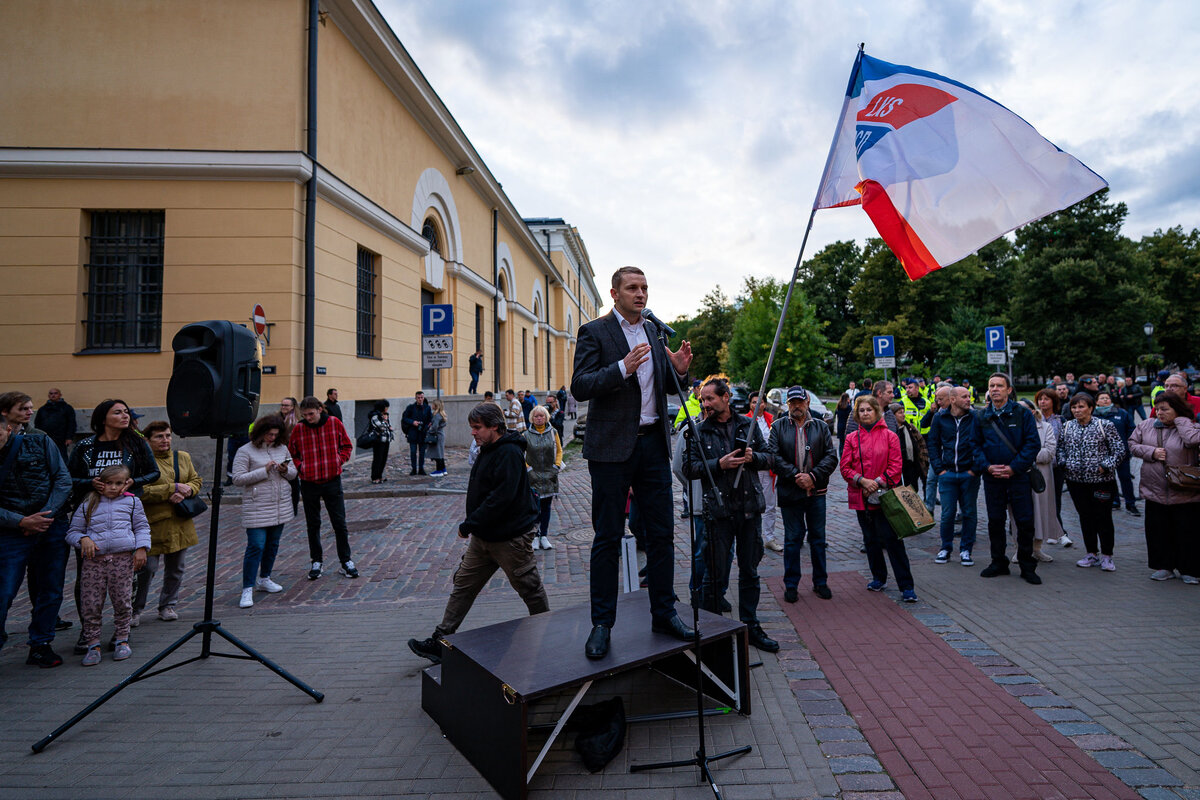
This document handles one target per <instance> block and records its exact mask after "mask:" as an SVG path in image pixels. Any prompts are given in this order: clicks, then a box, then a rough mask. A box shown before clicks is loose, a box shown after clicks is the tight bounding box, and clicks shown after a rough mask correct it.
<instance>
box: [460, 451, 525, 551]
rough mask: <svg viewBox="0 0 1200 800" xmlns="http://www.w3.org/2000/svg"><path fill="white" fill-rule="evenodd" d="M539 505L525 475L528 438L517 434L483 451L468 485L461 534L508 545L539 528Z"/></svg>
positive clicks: (472, 470)
mask: <svg viewBox="0 0 1200 800" xmlns="http://www.w3.org/2000/svg"><path fill="white" fill-rule="evenodd" d="M537 520H538V503H537V500H535V499H534V496H533V490H532V489H531V488H529V475H528V473H527V472H526V471H525V436H524V435H523V434H520V433H516V432H515V431H510V432H507V433H505V434H504V435H503V436H501V437H500V439H499V440H497V441H495V442H492V443H491V444H488V445H484V446H483V447H481V448H480V449H479V456H478V458H476V459H475V465H474V466H473V467H471V480H470V482H469V483H468V484H467V518H466V519H465V520H463V523H462V524H461V525H459V526H458V531H459V533H462V534H466V535H471V536H478V537H479V538H480V539H483V540H484V541H485V542H505V541H508V540H509V539H514V538H516V537H518V536H522V535H524V534H526V533H529V531H530V530H531V529H532V528H533V526H534V525H536V524H537Z"/></svg>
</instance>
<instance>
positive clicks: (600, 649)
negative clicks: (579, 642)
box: [583, 625, 609, 658]
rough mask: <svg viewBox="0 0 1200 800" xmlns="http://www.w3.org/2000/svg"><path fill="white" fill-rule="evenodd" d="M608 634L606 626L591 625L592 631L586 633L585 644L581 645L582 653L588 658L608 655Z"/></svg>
mask: <svg viewBox="0 0 1200 800" xmlns="http://www.w3.org/2000/svg"><path fill="white" fill-rule="evenodd" d="M608 635H609V631H608V627H607V626H605V625H594V626H592V632H591V634H589V635H588V640H587V644H585V645H584V646H583V652H584V654H586V655H587V657H588V658H604V657H605V656H606V655H608Z"/></svg>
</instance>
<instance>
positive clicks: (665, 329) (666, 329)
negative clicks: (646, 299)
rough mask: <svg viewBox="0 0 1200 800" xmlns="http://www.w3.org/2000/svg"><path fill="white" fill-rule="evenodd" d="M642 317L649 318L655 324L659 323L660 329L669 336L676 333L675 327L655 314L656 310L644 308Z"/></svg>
mask: <svg viewBox="0 0 1200 800" xmlns="http://www.w3.org/2000/svg"><path fill="white" fill-rule="evenodd" d="M642 319H644V320H647V321H649V322H653V323H654V324H655V325H657V326H658V327H659V329H660V330H662V331H663V333H665V334H667V337H668V338H669V337H671V336H674V335H675V329H674V328H672V327H671V326H670V325H668V324H667V323H665V322H663V321H662V320H661V319H659V318H658V317H656V316H654V312H653V311H651V310H650V309H648V308H643V309H642Z"/></svg>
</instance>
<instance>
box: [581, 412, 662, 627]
mask: <svg viewBox="0 0 1200 800" xmlns="http://www.w3.org/2000/svg"><path fill="white" fill-rule="evenodd" d="M588 472H589V473H590V474H591V477H592V528H593V529H594V530H595V537H594V538H593V539H592V561H591V571H592V574H591V600H592V624H593V625H607V626H610V627H611V626H612V625H613V623H615V622H616V620H617V578H618V569H619V564H620V558H621V537H622V536H623V535H624V533H625V502H626V500H627V499H628V497H629V490H630V489H631V488H632V489H633V495H634V497H636V498H637V504H638V514H639V515H640V517H641V520H642V522H643V524H644V525H645V529H646V533H645V547H646V585H647V590H648V592H649V595H650V614H651V616H652V617H653V618H654V619H655V620H657V621H660V622H666V621H667V620H669V619H670V618H671V617H673V616H675V589H674V581H675V562H674V560H673V557H672V556H673V551H674V540H675V530H674V523H675V520H674V510H673V506H672V499H671V480H672V478H671V454H670V453H669V452H667V444H666V442H665V441H664V440H663V437H662V436H660V435H648V436H639V437H637V443H636V444H635V445H634V447H633V454H632V455H631V456H630V457H629V458H628V459H626V460H625V461H618V462H607V461H589V462H588Z"/></svg>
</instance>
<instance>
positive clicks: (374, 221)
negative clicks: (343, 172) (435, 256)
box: [317, 165, 429, 257]
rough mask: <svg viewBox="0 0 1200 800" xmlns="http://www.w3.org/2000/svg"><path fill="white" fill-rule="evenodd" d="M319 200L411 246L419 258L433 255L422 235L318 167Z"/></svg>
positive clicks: (404, 244)
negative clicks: (430, 253)
mask: <svg viewBox="0 0 1200 800" xmlns="http://www.w3.org/2000/svg"><path fill="white" fill-rule="evenodd" d="M317 197H320V198H322V199H324V200H325V201H326V202H328V203H329V204H330V205H332V206H334V207H336V208H339V209H341V210H342V211H344V212H346V213H347V214H349V215H350V216H352V217H354V218H355V219H357V220H358V221H359V222H362V223H364V224H366V225H369V226H370V227H372V228H374V229H375V230H377V231H379V232H380V233H383V234H384V235H386V236H388V237H389V238H390V239H392V240H394V241H395V242H396V243H398V244H401V245H403V246H404V247H407V248H408V249H409V250H411V251H412V252H414V253H416V254H417V255H418V256H422V257H424V256H426V255H428V254H429V241H428V240H427V239H426V238H425V237H424V236H422V235H421V234H420V232H418V231H415V230H413V229H412V228H411V227H410V226H408V225H405V224H404V223H403V222H401V221H400V220H399V219H397V218H396V217H395V216H393V215H392V214H389V213H388V212H387V210H386V209H384V208H383V207H382V206H380V205H379V204H378V203H375V202H372V201H371V200H370V199H368V198H367V197H366V195H364V194H363V193H362V192H359V191H356V190H355V189H353V188H351V187H350V185H349V184H347V183H346V182H345V181H343V180H342V179H341V178H339V177H337V176H336V175H334V174H333V173H332V172H330V171H329V170H327V169H325V168H324V167H322V166H320V165H318V166H317Z"/></svg>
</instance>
